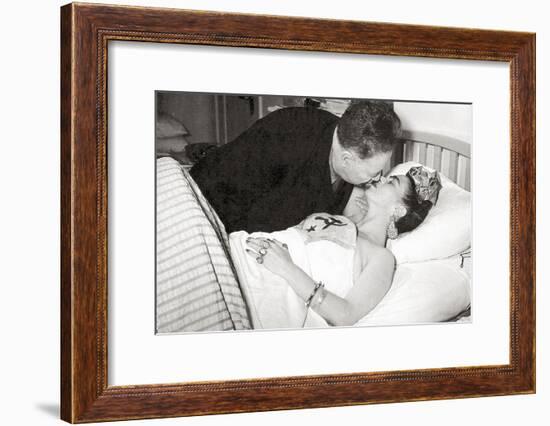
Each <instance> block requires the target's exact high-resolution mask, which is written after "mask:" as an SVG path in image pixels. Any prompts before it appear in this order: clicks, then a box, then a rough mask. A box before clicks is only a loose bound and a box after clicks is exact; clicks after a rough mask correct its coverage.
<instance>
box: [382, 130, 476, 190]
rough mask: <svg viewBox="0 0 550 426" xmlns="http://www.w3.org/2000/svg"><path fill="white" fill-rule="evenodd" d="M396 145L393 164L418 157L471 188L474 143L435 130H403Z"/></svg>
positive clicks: (417, 160) (419, 161)
mask: <svg viewBox="0 0 550 426" xmlns="http://www.w3.org/2000/svg"><path fill="white" fill-rule="evenodd" d="M400 142H401V143H399V144H397V145H396V147H395V149H394V152H393V156H392V161H391V165H390V166H389V167H388V169H389V168H391V167H393V166H395V165H397V164H399V163H403V162H406V161H416V162H418V163H420V164H423V165H425V166H427V167H431V168H433V169H435V170H437V171H439V172H440V173H441V174H443V175H445V176H447V177H448V178H449V179H451V180H452V181H453V182H456V183H457V184H458V185H459V186H461V187H462V188H464V189H466V190H467V191H470V186H471V177H470V170H471V168H470V162H471V152H470V151H471V145H470V144H469V143H467V142H464V141H461V140H459V139H454V138H451V137H449V136H443V135H438V134H433V133H426V132H417V131H414V132H413V131H403V134H402V136H401V139H400Z"/></svg>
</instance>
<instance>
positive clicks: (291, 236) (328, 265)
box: [229, 228, 470, 329]
mask: <svg viewBox="0 0 550 426" xmlns="http://www.w3.org/2000/svg"><path fill="white" fill-rule="evenodd" d="M249 235H250V234H247V233H246V232H243V231H241V232H236V233H233V234H231V235H230V238H229V240H230V247H231V255H232V257H233V260H234V263H235V267H236V269H237V273H238V275H239V279H240V282H241V287H242V291H243V294H244V297H245V299H246V301H247V305H248V307H249V312H250V316H251V321H252V325H253V328H254V329H273V328H300V327H302V323H303V320H304V318H305V315H306V308H305V306H304V302H303V300H302V299H301V298H299V297H298V296H297V295H296V293H295V292H294V290H292V288H291V287H290V286H289V285H288V284H287V283H286V281H285V280H283V279H282V278H280V277H278V276H277V275H275V274H272V273H271V272H269V271H268V270H267V269H266V268H265V267H264V266H262V265H259V264H258V263H256V261H255V260H254V259H253V258H252V257H251V256H249V255H248V254H246V252H245V248H246V243H245V241H246V238H247V237H248V236H249ZM252 235H253V236H265V237H269V238H275V239H278V240H279V241H281V242H284V243H286V244H287V245H288V246H289V251H290V254H291V257H292V259H293V261H294V263H295V264H297V265H298V266H299V267H300V268H302V269H303V270H304V271H305V272H306V273H307V274H308V275H310V276H311V277H313V279H314V280H316V281H317V280H321V281H323V283H324V284H325V286H326V288H327V289H328V290H329V291H331V292H333V293H335V294H337V295H338V296H341V297H345V296H346V294H347V293H348V292H349V290H350V289H351V287H352V286H353V257H354V253H355V251H354V249H346V248H343V247H341V246H340V245H338V244H335V243H332V242H330V241H316V242H313V243H311V242H310V243H308V244H305V242H304V241H305V239H304V237H303V236H302V234H301V233H300V231H298V230H297V229H295V228H290V229H287V230H285V231H280V232H274V233H271V234H266V233H254V234H252ZM459 265H460V258H459V256H456V257H453V258H450V259H446V260H433V261H427V262H417V263H409V264H403V265H399V266H398V267H397V268H396V271H395V275H394V279H393V282H392V287H391V288H390V290H389V291H388V293H387V294H386V296H385V297H384V298H383V299H382V301H381V302H380V303H379V304H378V305H377V306H376V307H375V308H374V309H373V310H372V311H371V312H370V313H369V314H367V315H366V316H365V317H363V318H362V319H361V320H359V321H358V322H357V323H356V325H364V326H366V325H403V324H415V323H416V324H418V323H433V322H441V321H446V320H449V319H451V318H453V317H455V316H456V315H458V314H459V313H461V312H462V311H464V310H465V309H467V308H468V307H469V305H470V279H469V277H468V274H467V273H465V272H464V270H463V269H461V268H460V266H459ZM326 326H327V323H326V321H325V320H323V319H322V318H321V317H320V316H319V315H318V314H316V313H315V312H313V311H312V310H309V313H308V315H307V322H306V324H305V327H326Z"/></svg>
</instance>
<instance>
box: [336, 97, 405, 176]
mask: <svg viewBox="0 0 550 426" xmlns="http://www.w3.org/2000/svg"><path fill="white" fill-rule="evenodd" d="M400 132H401V121H400V120H399V117H398V116H397V114H396V113H395V112H394V111H393V108H392V107H391V105H390V104H388V103H385V102H380V101H359V102H355V103H352V104H351V105H350V106H349V107H348V109H347V110H346V112H344V115H342V118H340V121H339V122H338V126H337V127H336V131H335V133H334V140H333V144H332V145H333V149H332V154H331V157H332V158H331V165H332V168H333V170H334V172H335V173H336V174H337V175H339V176H340V177H341V178H342V179H344V180H345V181H346V182H349V183H351V184H353V185H361V184H364V183H367V182H368V181H369V180H371V179H373V178H376V177H377V176H378V175H379V174H380V173H381V171H382V169H383V168H384V165H385V164H386V163H387V162H388V161H389V159H390V157H391V154H392V151H393V145H394V143H395V140H396V139H397V138H398V137H399V134H400Z"/></svg>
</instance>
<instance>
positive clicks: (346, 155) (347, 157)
mask: <svg viewBox="0 0 550 426" xmlns="http://www.w3.org/2000/svg"><path fill="white" fill-rule="evenodd" d="M340 158H341V159H342V164H346V165H347V164H349V162H350V161H351V160H352V159H353V154H352V153H351V152H350V151H348V150H347V149H343V150H342V152H341V153H340Z"/></svg>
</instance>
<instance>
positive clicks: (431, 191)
mask: <svg viewBox="0 0 550 426" xmlns="http://www.w3.org/2000/svg"><path fill="white" fill-rule="evenodd" d="M407 176H408V177H409V178H410V179H411V180H412V181H413V183H414V188H415V190H416V195H417V196H418V200H419V201H420V202H422V201H425V200H428V201H430V202H431V203H432V205H435V203H437V198H438V197H439V191H440V189H441V188H442V187H443V186H442V185H441V178H440V177H439V173H438V172H437V170H434V171H433V172H432V171H429V170H428V169H427V168H426V167H423V166H415V167H411V168H410V169H409V171H408V172H407Z"/></svg>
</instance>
